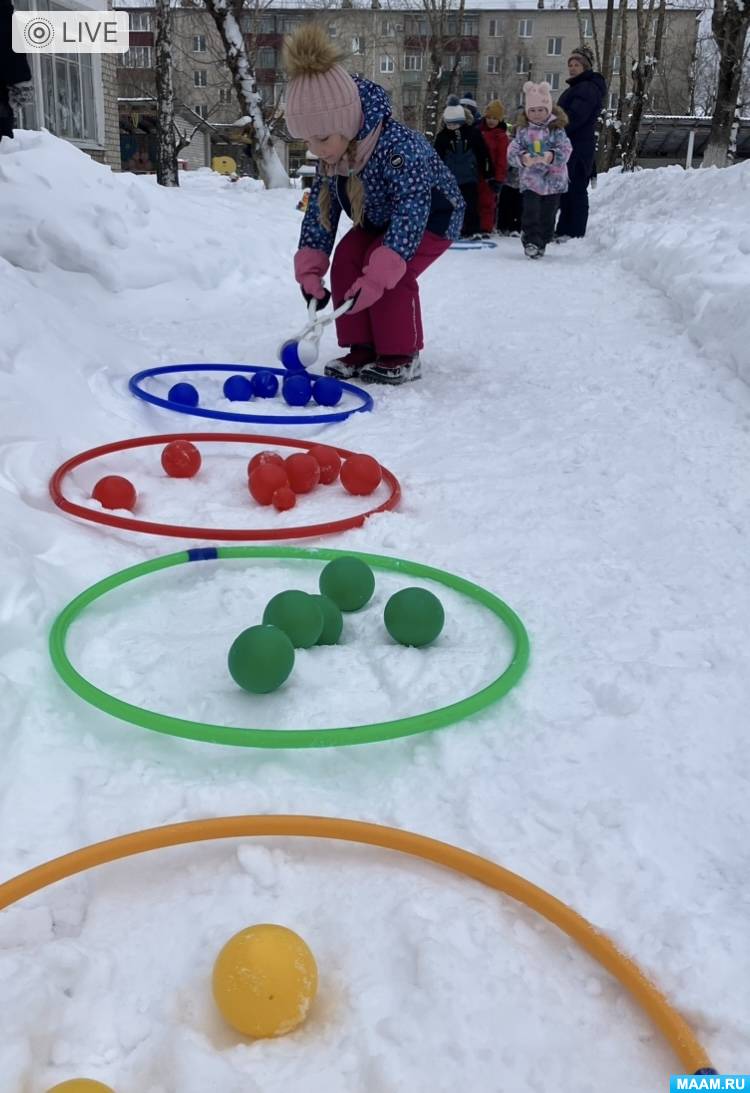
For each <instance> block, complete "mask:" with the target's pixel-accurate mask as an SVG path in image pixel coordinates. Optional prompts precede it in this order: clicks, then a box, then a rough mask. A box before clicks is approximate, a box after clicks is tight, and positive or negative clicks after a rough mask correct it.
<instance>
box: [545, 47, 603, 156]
mask: <svg viewBox="0 0 750 1093" xmlns="http://www.w3.org/2000/svg"><path fill="white" fill-rule="evenodd" d="M566 83H567V84H568V87H567V89H566V90H565V91H563V93H562V95H561V96H560V98H559V99H558V100H557V105H558V106H561V107H562V109H563V110H564V111H565V113H566V114H567V115H568V118H569V122H568V125H567V128H566V130H565V131H566V133H567V134H568V136H569V137H570V143H571V144H572V145H573V155H572V157H571V163H570V167H571V170H572V168H573V164H574V161H576V160H578V161H579V162H581V163H583V164H585V165H586V167H587V169H588V170H589V171H591V169H592V168H593V165H594V151H595V148H596V119H597V118H598V117H599V114H600V113H601V109H602V104H603V102H604V96H605V95H606V94H607V85H606V83H605V81H604V77H603V76H602V74H601V73H600V72H594V71H593V70H592V69H590V68H586V69H584V70H583V72H581V73H579V75H578V76H573V78H572V79H570V80H566Z"/></svg>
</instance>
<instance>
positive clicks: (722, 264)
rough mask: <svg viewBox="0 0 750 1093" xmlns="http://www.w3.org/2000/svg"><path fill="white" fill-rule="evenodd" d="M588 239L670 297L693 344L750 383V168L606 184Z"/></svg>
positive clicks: (614, 178) (609, 178)
mask: <svg viewBox="0 0 750 1093" xmlns="http://www.w3.org/2000/svg"><path fill="white" fill-rule="evenodd" d="M589 238H590V239H591V242H592V243H593V245H594V246H598V247H600V248H602V249H604V250H607V251H608V252H609V253H611V254H612V255H614V256H615V257H616V258H617V259H618V260H619V261H620V262H622V264H623V266H624V267H625V268H626V269H628V270H632V272H633V273H635V274H636V275H637V276H638V277H641V278H642V279H643V280H644V281H646V282H647V283H648V284H649V285H652V286H653V287H654V288H657V289H659V290H660V291H661V292H663V293H664V294H665V295H666V296H668V297H669V300H670V303H671V305H672V307H673V309H674V311H675V313H676V315H677V317H678V319H679V320H680V322H681V323H682V324H683V325H684V328H685V330H686V331H687V333H688V334H689V336H690V337H691V338H692V340H693V341H694V342H695V343H696V344H697V345H699V346H700V347H701V348H702V349H703V350H704V351H705V352H706V353H707V354H708V355H709V356H710V357H711V358H712V359H714V360H715V361H717V362H720V363H721V364H726V365H728V366H729V367H730V368H731V369H732V370H733V371H734V372H736V373H737V374H739V375H740V376H741V377H742V378H743V379H744V380H745V381H746V382H750V350H749V349H748V347H749V346H750V307H749V306H748V301H749V300H750V163H742V164H740V165H738V166H736V167H731V168H724V169H723V170H720V169H719V168H717V167H711V168H707V169H706V170H703V169H701V170H693V171H685V170H683V169H682V167H662V168H659V169H658V170H654V171H638V172H636V173H635V174H620V173H616V172H614V171H611V172H609V173H608V174H606V175H604V176H602V177H601V178H600V181H599V185H598V186H597V188H596V190H595V191H594V194H593V199H592V216H591V227H590V234H589Z"/></svg>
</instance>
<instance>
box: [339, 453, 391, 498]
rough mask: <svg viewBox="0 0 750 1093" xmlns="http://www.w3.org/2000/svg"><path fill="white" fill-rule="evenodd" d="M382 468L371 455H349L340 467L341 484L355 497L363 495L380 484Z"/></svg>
mask: <svg viewBox="0 0 750 1093" xmlns="http://www.w3.org/2000/svg"><path fill="white" fill-rule="evenodd" d="M382 479H383V468H382V467H381V466H380V464H379V463H378V461H377V459H373V457H372V456H371V455H350V456H349V458H348V459H347V460H346V461H345V462H344V465H343V467H342V468H341V485H342V486H343V487H344V489H345V490H347V491H348V492H349V493H353V494H356V495H357V497H365V496H366V495H367V494H368V493H372V492H373V490H376V489H377V488H378V486H379V485H380V483H381V481H382Z"/></svg>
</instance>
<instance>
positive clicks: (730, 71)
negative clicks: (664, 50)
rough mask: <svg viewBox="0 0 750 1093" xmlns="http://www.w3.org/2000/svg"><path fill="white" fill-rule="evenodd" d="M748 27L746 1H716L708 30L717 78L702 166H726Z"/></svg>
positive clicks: (749, 17) (749, 11)
mask: <svg viewBox="0 0 750 1093" xmlns="http://www.w3.org/2000/svg"><path fill="white" fill-rule="evenodd" d="M749 26H750V0H716V2H715V5H714V10H713V15H712V16H711V31H712V33H713V36H714V38H715V39H716V45H717V46H718V48H719V78H718V82H717V86H716V103H715V105H714V113H713V118H712V119H711V133H710V135H709V138H708V144H707V146H706V151H705V152H704V154H703V166H704V167H726V166H727V163H728V162H729V146H730V143H731V139H732V126H733V124H734V117H735V112H736V109H737V100H738V97H739V91H740V81H741V79H742V57H743V53H744V48H745V38H746V37H747V31H748V27H749Z"/></svg>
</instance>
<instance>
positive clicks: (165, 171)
mask: <svg viewBox="0 0 750 1093" xmlns="http://www.w3.org/2000/svg"><path fill="white" fill-rule="evenodd" d="M169 3H170V0H156V43H155V45H156V124H157V136H158V148H157V154H156V181H157V182H158V183H159V185H160V186H179V185H180V180H179V175H178V170H177V144H176V140H175V137H176V130H175V123H174V83H173V82H172V12H171V10H170V7H169Z"/></svg>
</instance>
